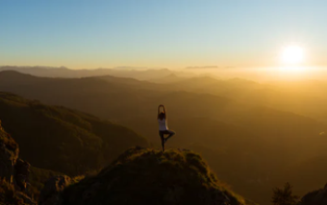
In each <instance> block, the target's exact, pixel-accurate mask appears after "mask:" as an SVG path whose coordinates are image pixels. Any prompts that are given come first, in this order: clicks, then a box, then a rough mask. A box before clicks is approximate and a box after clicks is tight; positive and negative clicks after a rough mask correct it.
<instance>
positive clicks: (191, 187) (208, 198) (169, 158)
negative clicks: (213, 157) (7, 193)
mask: <svg viewBox="0 0 327 205" xmlns="http://www.w3.org/2000/svg"><path fill="white" fill-rule="evenodd" d="M56 181H58V182H62V183H61V184H63V185H66V187H63V188H60V189H61V190H62V191H61V194H60V193H59V194H58V192H56V191H55V190H56V188H55V187H53V184H55V182H56ZM51 187H53V189H52V191H50V190H51ZM45 188H47V189H45V191H43V192H42V193H41V199H40V205H45V204H47V205H52V204H58V202H61V203H59V204H71V205H74V204H79V205H87V204H122V205H123V204H136V205H137V204H158V205H160V204H162V205H164V204H172V205H174V204H176V205H177V204H230V205H245V204H254V203H253V202H250V201H248V200H246V199H244V198H243V197H241V196H238V195H237V194H235V193H234V192H232V191H231V190H229V189H228V188H227V187H226V186H225V185H224V184H223V183H221V182H220V181H219V180H218V179H217V178H216V176H215V175H214V174H213V173H212V172H211V171H210V168H209V167H208V166H207V164H206V163H205V162H204V160H203V159H202V158H201V156H199V155H198V154H196V153H193V152H191V151H187V150H169V151H167V152H161V151H157V150H152V149H144V148H140V147H136V148H132V149H129V150H127V151H126V152H125V153H124V154H122V155H121V156H119V157H118V158H117V159H116V160H115V161H114V162H113V163H112V164H111V165H109V166H108V167H106V168H104V169H102V170H101V171H100V172H99V173H98V174H97V175H94V176H89V177H86V178H84V179H82V180H80V181H79V182H77V183H76V182H75V183H74V182H73V180H71V179H69V178H67V177H64V176H62V177H56V178H55V179H50V180H49V181H48V183H47V184H46V185H45ZM55 196H56V197H55Z"/></svg>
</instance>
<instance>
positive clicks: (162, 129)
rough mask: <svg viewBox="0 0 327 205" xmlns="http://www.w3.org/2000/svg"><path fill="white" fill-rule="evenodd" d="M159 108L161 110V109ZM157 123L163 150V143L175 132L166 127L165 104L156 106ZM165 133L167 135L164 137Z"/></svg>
mask: <svg viewBox="0 0 327 205" xmlns="http://www.w3.org/2000/svg"><path fill="white" fill-rule="evenodd" d="M161 108H162V109H163V111H161ZM158 123H159V136H160V138H161V146H162V151H165V143H166V141H167V140H168V139H169V138H171V137H172V136H173V135H174V134H175V132H174V131H171V130H169V129H168V126H167V113H166V109H165V106H163V105H159V107H158ZM165 135H168V137H166V138H165Z"/></svg>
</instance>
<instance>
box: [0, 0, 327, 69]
mask: <svg viewBox="0 0 327 205" xmlns="http://www.w3.org/2000/svg"><path fill="white" fill-rule="evenodd" d="M326 8H327V1H322V0H321V1H314V0H312V1H309V0H307V1H301V0H297V1H295V0H256V1H255V0H238V1H236V0H235V1H233V0H231V1H226V0H221V1H220V0H215V1H214V0H203V1H201V0H106V1H104V0H103V1H100V0H94V1H91V0H0V65H4V64H15V63H16V62H17V63H16V64H28V63H32V64H33V65H36V64H39V63H41V64H45V63H47V62H49V65H52V64H54V65H56V63H59V64H65V65H66V64H68V66H74V65H76V66H77V67H78V66H82V64H83V63H85V65H86V67H88V66H87V65H99V66H110V65H118V64H120V65H123V64H124V65H127V64H128V65H134V64H135V65H136V66H137V65H138V64H140V65H144V64H146V63H147V62H148V63H149V66H154V65H156V66H161V65H164V64H165V63H166V62H167V65H174V64H176V65H185V66H187V65H190V64H192V63H197V62H201V63H205V62H207V64H212V63H215V64H220V63H221V64H233V63H234V64H235V62H237V63H236V64H242V63H244V64H246V63H247V62H248V61H256V60H258V61H260V60H259V59H258V58H260V59H268V60H267V61H269V59H270V60H271V58H272V56H273V55H274V52H276V49H278V47H279V46H281V45H283V44H284V43H287V42H292V41H294V42H300V43H303V44H305V46H307V47H309V48H310V50H312V53H315V54H316V56H317V57H316V58H317V59H316V60H317V61H319V60H322V59H318V57H319V56H320V55H322V54H323V53H326V52H327V38H326V37H325V36H327V27H326V26H325V24H326V21H327V12H326ZM231 60H233V62H230V61H231ZM77 62H80V64H78V63H77ZM92 63H93V64H92ZM103 64H105V65H103Z"/></svg>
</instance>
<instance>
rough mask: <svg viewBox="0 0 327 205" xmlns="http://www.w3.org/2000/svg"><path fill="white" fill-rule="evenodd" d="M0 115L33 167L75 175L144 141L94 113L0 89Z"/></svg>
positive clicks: (22, 155)
mask: <svg viewBox="0 0 327 205" xmlns="http://www.w3.org/2000/svg"><path fill="white" fill-rule="evenodd" d="M0 119H1V120H2V122H3V126H4V127H6V130H7V132H9V133H10V134H11V135H12V136H13V138H14V139H15V140H16V141H17V142H18V144H20V150H21V157H22V158H24V159H26V160H27V161H29V162H30V163H31V164H33V165H34V166H36V167H39V168H44V169H49V170H54V171H59V172H62V173H66V174H70V175H75V174H79V173H85V172H87V171H93V170H96V169H99V168H101V167H102V166H103V165H105V164H106V163H107V162H110V161H111V160H113V159H114V158H116V157H117V156H119V154H121V153H122V152H123V151H124V150H126V149H127V148H129V147H131V146H135V145H141V146H147V141H146V140H145V139H144V138H142V137H141V136H139V135H138V134H136V133H135V132H134V131H132V130H130V129H128V128H125V127H123V126H120V125H117V124H113V123H111V122H108V121H104V120H100V119H98V118H97V117H94V116H91V115H88V114H85V113H82V112H79V111H75V110H71V109H67V108H64V107H56V106H48V105H44V104H42V103H40V102H37V101H30V100H26V99H23V98H21V97H18V96H16V95H13V94H9V93H3V92H0Z"/></svg>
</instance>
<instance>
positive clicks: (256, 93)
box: [0, 71, 327, 204]
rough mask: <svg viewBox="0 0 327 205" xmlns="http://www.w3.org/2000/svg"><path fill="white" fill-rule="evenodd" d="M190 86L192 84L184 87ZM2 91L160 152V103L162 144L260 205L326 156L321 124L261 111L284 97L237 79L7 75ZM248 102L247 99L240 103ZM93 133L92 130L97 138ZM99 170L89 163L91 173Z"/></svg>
mask: <svg viewBox="0 0 327 205" xmlns="http://www.w3.org/2000/svg"><path fill="white" fill-rule="evenodd" d="M184 81H185V82H184ZM192 82H194V85H190V86H187V84H191V83H192ZM0 90H1V91H7V92H12V93H15V94H18V95H21V96H23V97H25V98H28V99H36V100H39V101H41V102H42V103H46V104H49V105H59V106H65V107H68V108H69V109H74V110H81V111H82V112H86V113H90V114H93V115H95V116H99V117H101V118H103V119H107V120H110V121H112V122H115V123H118V124H121V125H123V126H126V127H129V128H131V129H133V130H135V131H136V132H137V133H140V134H141V135H142V136H144V137H146V139H147V140H148V141H150V142H151V143H152V144H153V146H154V147H159V137H158V131H157V129H158V128H157V122H156V112H157V105H158V104H165V105H166V107H167V110H168V125H169V127H170V128H171V129H173V130H175V131H176V133H177V134H176V136H174V137H173V138H172V140H170V141H169V142H168V143H167V146H168V148H189V149H192V150H194V151H197V152H199V153H201V154H202V155H203V156H204V157H205V159H207V161H208V164H209V165H210V167H212V169H213V171H214V172H215V173H216V174H217V176H218V177H219V178H220V179H222V180H223V181H226V182H227V183H229V184H231V186H232V187H233V189H234V190H235V191H237V192H238V193H240V194H242V195H243V196H245V197H247V198H251V199H253V200H255V201H257V202H259V203H260V204H265V203H267V200H268V199H269V198H270V197H271V189H272V187H275V186H279V185H280V184H282V183H284V182H286V181H288V178H289V177H288V176H289V175H290V174H289V173H291V172H290V170H293V168H292V167H294V166H297V167H301V166H302V165H303V166H306V165H305V162H306V160H308V159H314V158H316V157H318V158H319V157H323V156H325V155H327V151H326V149H325V145H326V144H327V138H325V137H323V135H320V133H323V132H324V131H326V130H327V129H326V125H325V124H323V123H322V122H319V121H317V120H316V119H313V118H310V117H306V116H304V115H300V114H296V113H294V112H289V111H283V109H276V107H273V106H266V103H263V102H266V100H267V99H269V98H268V97H269V96H271V94H269V93H275V94H276V96H280V98H281V99H280V100H282V98H283V96H285V95H284V94H283V95H279V94H278V93H279V92H278V91H276V90H274V89H271V88H270V87H262V86H261V85H260V84H257V83H254V82H251V81H244V80H241V79H233V80H230V81H227V82H224V81H219V80H215V79H213V78H210V77H201V78H200V77H199V78H197V79H184V80H182V81H180V82H174V83H165V84H157V83H151V82H147V81H139V80H136V79H130V78H119V77H114V76H97V77H88V78H75V79H62V78H43V77H42V78H41V77H34V76H31V75H26V74H21V73H18V72H14V71H5V72H0ZM218 90H219V91H218ZM266 91H267V92H266ZM215 92H216V93H215ZM260 93H261V94H262V95H261V94H260ZM220 94H222V95H221V96H220ZM266 94H267V96H266ZM265 96H266V97H265ZM247 97H249V99H247V101H244V100H245V99H246V98H247ZM285 99H287V98H285ZM50 107H53V106H50ZM56 108H57V107H56ZM284 108H285V107H284ZM286 110H287V109H286ZM74 112H76V111H74ZM78 113H80V112H78ZM78 115H79V114H78ZM83 115H85V114H83ZM87 116H88V115H87ZM0 117H1V116H0ZM82 121H84V118H83V120H82ZM86 121H89V120H86ZM7 123H8V122H7ZM82 124H83V123H82ZM86 124H87V123H86ZM91 124H92V123H91ZM79 126H80V125H79V124H78V127H79ZM92 126H93V125H92ZM8 129H9V128H8ZM10 129H11V130H13V131H14V129H13V128H10ZM94 130H95V129H92V131H90V132H91V133H94V132H95V131H94ZM16 132H17V131H16ZM88 132H89V131H88ZM96 135H98V134H96ZM127 141H129V140H127ZM132 141H133V140H132ZM124 142H126V141H124ZM75 143H76V142H75V141H74V143H72V144H75ZM92 143H94V141H92ZM92 143H91V145H92V146H93V145H94V144H92ZM122 143H123V142H122ZM139 144H140V143H139ZM134 145H136V144H134ZM49 146H50V145H49ZM56 146H57V147H61V145H59V144H56ZM94 147H97V146H95V145H94ZM126 148H128V147H124V149H126ZM84 149H86V150H88V149H87V148H85V147H83V148H78V149H77V150H84ZM100 150H101V149H100ZM119 152H120V153H121V152H122V150H120V151H119ZM73 153H75V152H73ZM89 153H93V155H92V156H94V155H96V156H107V155H103V154H100V155H98V154H97V153H98V151H89ZM117 153H118V151H117ZM22 154H23V147H22ZM109 156H111V155H109ZM115 156H118V154H117V155H115ZM100 158H101V157H100ZM100 161H102V162H103V160H101V159H100ZM58 163H59V162H58ZM83 163H84V164H88V163H89V162H87V161H84V162H83ZM90 163H91V164H92V163H95V162H94V161H92V162H90ZM67 164H68V163H67ZM69 164H70V163H69ZM99 164H101V163H96V164H92V167H98V165H99ZM73 165H74V163H73ZM59 166H60V165H59ZM74 166H75V165H74ZM37 167H40V168H46V169H52V167H49V166H48V165H47V166H43V165H42V166H39V164H38V166H37ZM316 167H317V166H316ZM73 169H74V170H75V171H74V173H79V172H80V171H78V170H79V169H82V170H83V171H85V170H86V169H89V167H84V166H83V167H82V168H76V167H74V168H71V170H73ZM314 169H320V168H318V167H317V168H314ZM55 170H56V171H62V172H63V171H64V173H66V171H67V170H66V169H65V170H61V169H60V170H59V169H55ZM89 170H91V169H89ZM314 172H315V171H314V170H313V171H312V173H314ZM296 173H297V175H298V176H302V175H305V173H306V172H305V171H302V169H297V170H296ZM294 181H296V186H294V187H295V188H296V189H298V190H301V192H300V193H301V194H302V193H306V192H308V191H310V190H312V189H315V188H316V187H319V186H321V181H320V180H316V181H314V182H313V183H311V184H310V185H304V184H301V180H300V177H297V178H296V179H295V178H294V180H293V181H291V182H292V184H293V183H294Z"/></svg>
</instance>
